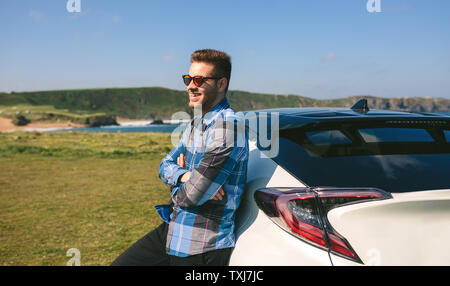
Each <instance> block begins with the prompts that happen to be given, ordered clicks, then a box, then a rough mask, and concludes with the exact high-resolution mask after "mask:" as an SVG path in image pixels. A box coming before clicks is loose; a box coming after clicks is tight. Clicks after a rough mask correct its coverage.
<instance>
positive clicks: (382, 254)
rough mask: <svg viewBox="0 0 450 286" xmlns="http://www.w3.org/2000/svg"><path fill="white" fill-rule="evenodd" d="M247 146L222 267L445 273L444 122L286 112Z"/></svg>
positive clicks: (448, 247) (426, 116)
mask: <svg viewBox="0 0 450 286" xmlns="http://www.w3.org/2000/svg"><path fill="white" fill-rule="evenodd" d="M261 112H265V113H267V112H278V113H279V128H280V129H279V142H278V143H279V150H278V152H277V154H276V156H271V157H269V156H267V155H265V153H263V152H262V150H263V148H261V147H260V146H259V145H258V146H257V143H255V142H253V141H250V143H251V145H250V158H249V164H248V172H247V185H246V189H245V192H244V195H243V197H242V200H241V205H240V207H239V209H238V211H237V213H236V236H237V241H236V246H235V249H234V251H233V253H232V255H231V258H230V262H229V265H230V266H242V265H244V266H262V265H269V266H274V265H275V266H276V265H330V266H332V265H335V266H336V265H450V243H449V241H450V117H449V116H444V115H438V114H432V113H413V112H397V111H388V110H368V108H367V102H366V101H364V100H362V101H360V102H358V103H357V104H355V105H354V106H353V107H352V108H351V109H344V108H287V109H277V110H261V111H258V112H256V114H258V115H259V114H260V113H261Z"/></svg>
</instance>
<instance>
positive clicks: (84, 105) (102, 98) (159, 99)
mask: <svg viewBox="0 0 450 286" xmlns="http://www.w3.org/2000/svg"><path fill="white" fill-rule="evenodd" d="M362 97H364V98H367V99H368V103H369V107H370V108H377V109H392V110H407V111H420V112H450V99H444V98H379V97H374V96H350V97H346V98H339V99H330V100H318V99H313V98H308V97H303V96H297V95H276V94H260V93H251V92H245V91H239V90H233V91H229V93H228V98H229V101H230V104H231V106H232V107H233V108H234V109H235V110H236V111H243V110H254V109H265V108H276V107H350V106H351V105H352V104H353V103H354V102H356V101H357V100H358V99H359V98H362ZM187 103H188V97H187V94H186V92H185V91H179V90H172V89H167V88H162V87H143V88H102V89H79V90H56V91H36V92H12V93H0V116H4V117H12V116H14V113H16V114H18V113H23V111H24V110H26V111H27V113H28V115H26V114H25V115H26V116H27V117H29V116H31V117H33V116H32V114H33V113H34V114H35V118H32V120H38V119H39V118H36V114H37V113H39V114H40V115H39V116H41V118H42V117H43V118H45V119H48V120H51V119H55V118H63V117H64V118H65V119H70V118H71V117H73V118H75V117H76V119H77V120H78V121H79V122H81V121H80V119H79V118H86V116H89V115H92V114H97V116H120V117H123V118H130V119H170V118H171V116H172V114H173V113H175V112H179V111H185V112H188V113H190V114H192V110H191V109H190V108H189V107H188V105H187ZM14 110H16V111H15V112H13V111H14ZM37 110H39V112H38V111H37ZM62 111H64V112H62ZM43 115H45V116H43ZM83 120H85V119H83ZM88 121H89V120H88ZM91 121H92V120H91Z"/></svg>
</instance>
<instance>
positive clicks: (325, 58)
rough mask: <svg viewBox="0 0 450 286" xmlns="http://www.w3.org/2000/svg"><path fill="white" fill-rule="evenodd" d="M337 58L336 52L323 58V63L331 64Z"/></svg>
mask: <svg viewBox="0 0 450 286" xmlns="http://www.w3.org/2000/svg"><path fill="white" fill-rule="evenodd" d="M334 58H335V56H334V52H331V53H329V54H328V55H326V56H325V57H323V58H322V62H329V61H332V60H334Z"/></svg>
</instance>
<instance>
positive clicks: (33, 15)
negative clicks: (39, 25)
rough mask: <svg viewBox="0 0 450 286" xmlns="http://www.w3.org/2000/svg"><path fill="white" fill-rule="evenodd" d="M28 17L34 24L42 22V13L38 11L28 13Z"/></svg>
mask: <svg viewBox="0 0 450 286" xmlns="http://www.w3.org/2000/svg"><path fill="white" fill-rule="evenodd" d="M28 16H30V17H31V19H33V20H34V21H36V22H40V21H41V20H42V13H41V12H39V11H30V12H29V13H28Z"/></svg>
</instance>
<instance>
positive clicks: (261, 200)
mask: <svg viewBox="0 0 450 286" xmlns="http://www.w3.org/2000/svg"><path fill="white" fill-rule="evenodd" d="M389 198H392V196H391V194H389V193H387V192H385V191H382V190H379V189H374V188H352V189H347V188H299V189H287V188H277V189H261V190H258V191H256V192H255V200H256V203H257V205H258V207H259V208H260V209H261V210H263V211H264V213H265V214H266V215H268V216H269V217H270V218H271V219H272V220H273V221H274V222H275V223H276V224H278V225H279V226H280V227H282V228H283V229H285V230H286V231H288V232H289V233H291V234H293V235H294V236H296V237H298V238H300V239H302V240H304V241H305V242H308V243H310V244H312V245H314V246H316V247H319V248H321V249H323V250H326V251H329V252H331V253H334V254H336V255H339V256H341V257H345V258H347V259H350V260H353V261H355V262H358V263H362V261H361V259H360V258H359V257H358V255H357V254H356V252H355V251H354V250H353V248H352V247H351V246H350V244H349V243H348V242H347V240H346V239H345V238H344V237H342V236H341V235H339V234H338V233H337V232H336V231H335V230H334V229H333V227H332V226H331V225H330V223H329V221H328V219H327V213H328V211H330V210H331V209H333V208H336V207H340V206H344V205H349V204H354V203H360V202H366V201H374V200H383V199H389Z"/></svg>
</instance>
